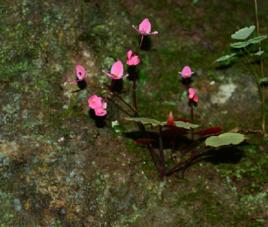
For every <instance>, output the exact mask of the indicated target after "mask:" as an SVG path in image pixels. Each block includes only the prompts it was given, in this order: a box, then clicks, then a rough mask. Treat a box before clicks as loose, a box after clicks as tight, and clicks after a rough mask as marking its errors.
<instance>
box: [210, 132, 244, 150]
mask: <svg viewBox="0 0 268 227" xmlns="http://www.w3.org/2000/svg"><path fill="white" fill-rule="evenodd" d="M245 139H246V138H245V136H244V135H243V134H240V133H234V132H228V133H223V134H220V135H218V136H210V137H208V138H207V139H206V141H205V144H206V146H210V147H221V146H227V145H238V144H240V143H242V142H243V141H244V140H245Z"/></svg>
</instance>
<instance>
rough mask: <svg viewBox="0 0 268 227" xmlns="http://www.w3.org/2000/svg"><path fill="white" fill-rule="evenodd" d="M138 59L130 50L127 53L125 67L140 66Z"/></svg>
mask: <svg viewBox="0 0 268 227" xmlns="http://www.w3.org/2000/svg"><path fill="white" fill-rule="evenodd" d="M140 62H141V60H140V57H139V56H138V55H137V54H135V53H134V52H133V51H132V50H129V51H128V52H127V65H130V66H131V65H138V64H140Z"/></svg>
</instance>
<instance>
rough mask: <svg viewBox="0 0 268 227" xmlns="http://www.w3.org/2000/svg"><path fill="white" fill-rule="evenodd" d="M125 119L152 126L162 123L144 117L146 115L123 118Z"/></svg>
mask: <svg viewBox="0 0 268 227" xmlns="http://www.w3.org/2000/svg"><path fill="white" fill-rule="evenodd" d="M125 119H126V120H127V121H133V122H138V123H142V124H144V125H152V126H154V127H155V126H160V125H162V123H161V122H160V121H158V120H155V119H152V118H146V117H127V118H125Z"/></svg>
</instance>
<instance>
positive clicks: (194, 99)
mask: <svg viewBox="0 0 268 227" xmlns="http://www.w3.org/2000/svg"><path fill="white" fill-rule="evenodd" d="M188 99H189V102H190V103H194V104H197V103H198V100H199V98H198V96H197V94H196V89H194V88H189V89H188Z"/></svg>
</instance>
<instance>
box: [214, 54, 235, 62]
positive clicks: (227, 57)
mask: <svg viewBox="0 0 268 227" xmlns="http://www.w3.org/2000/svg"><path fill="white" fill-rule="evenodd" d="M234 56H236V53H232V54H227V55H224V56H222V57H220V58H218V59H217V60H216V62H219V63H222V62H229V61H231V60H232V59H233V58H234Z"/></svg>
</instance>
